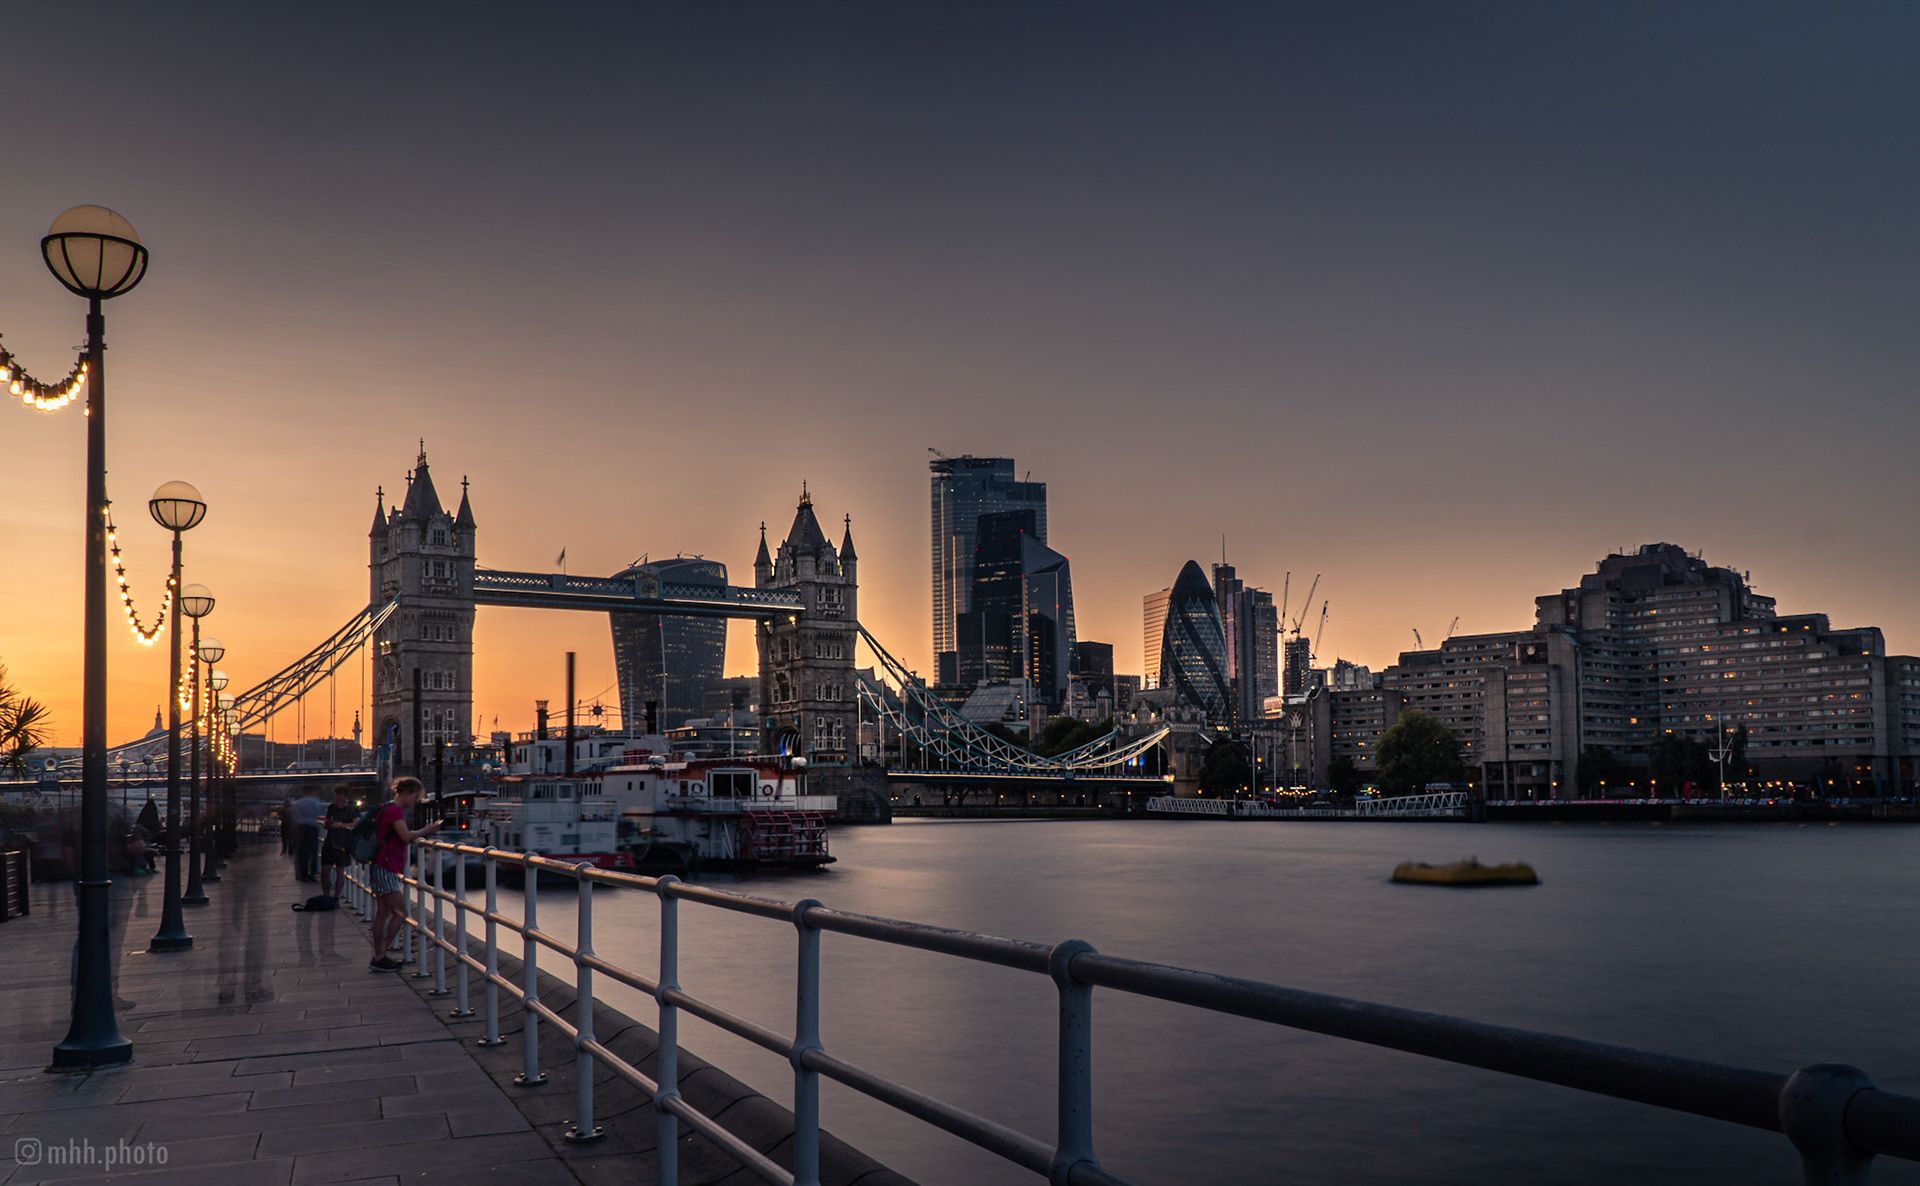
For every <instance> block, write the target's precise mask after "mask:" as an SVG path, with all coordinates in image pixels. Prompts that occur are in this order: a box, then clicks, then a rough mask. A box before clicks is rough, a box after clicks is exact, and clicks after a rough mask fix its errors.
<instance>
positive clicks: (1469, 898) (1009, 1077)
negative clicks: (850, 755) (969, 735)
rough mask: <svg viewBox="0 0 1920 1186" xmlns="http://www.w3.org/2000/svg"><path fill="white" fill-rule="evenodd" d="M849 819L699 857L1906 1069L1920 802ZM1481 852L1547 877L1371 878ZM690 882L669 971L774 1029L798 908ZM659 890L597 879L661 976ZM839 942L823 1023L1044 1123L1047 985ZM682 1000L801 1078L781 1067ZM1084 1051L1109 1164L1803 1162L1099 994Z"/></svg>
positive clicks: (1007, 1112) (1482, 1009)
mask: <svg viewBox="0 0 1920 1186" xmlns="http://www.w3.org/2000/svg"><path fill="white" fill-rule="evenodd" d="M833 843H834V850H835V852H836V853H837V854H838V856H839V858H840V861H839V864H837V865H835V866H834V867H833V870H832V871H831V872H830V873H827V874H825V875H816V876H804V877H738V878H709V879H707V883H708V884H714V885H719V886H724V887H729V888H737V889H740V890H743V891H746V892H751V893H757V894H763V895H769V896H775V897H781V898H799V897H816V898H820V899H821V900H823V901H825V902H826V903H828V904H829V905H832V906H836V907H841V908H844V909H848V910H855V911H863V912H869V913H877V914H886V915H891V916H894V917H899V918H907V919H915V920H920V921H925V922H933V923H940V924H945V925H948V926H955V927H965V928H971V929H975V930H984V931H990V932H993V933H996V934H1001V935H1007V936H1011V937H1015V938H1023V939H1037V940H1041V941H1046V942H1054V941H1058V940H1060V939H1064V938H1069V937H1073V938H1082V939H1086V940H1088V941H1089V942H1091V943H1093V944H1094V945H1095V946H1096V947H1098V948H1100V949H1101V950H1103V951H1107V952H1112V953H1116V954H1123V955H1129V956H1135V957H1138V958H1143V959H1149V960H1157V961H1163V962H1168V963H1178V964H1185V965H1189V966H1194V967H1199V968H1205V969H1211V970H1218V971H1222V972H1227V973H1232V974H1236V975H1241V976H1250V977H1255V978H1259V979H1263V980H1270V981H1275V982H1278V983H1281V984H1286V985H1291V986H1295V987H1300V988H1306V989H1312V990H1316V991H1321V992H1331V993H1339V994H1343V995H1350V996H1355V997H1361V998H1364V999H1368V1000H1375V1001H1382V1002H1387V1003H1391V1004H1397V1005H1406V1006H1411V1007H1415V1008H1421V1009H1431V1010H1438V1011H1443V1012H1448V1013H1455V1014H1459V1015H1462V1016H1466V1017H1471V1018H1476V1019H1480V1020H1485V1021H1493V1022H1500V1023H1505V1024H1510V1025H1518V1026H1525V1027H1531V1028H1538V1029H1546V1030H1552V1031H1557V1032H1561V1033H1566V1034H1571V1035H1575V1036H1579V1037H1586V1038H1593V1039H1597V1040H1600V1041H1607V1042H1617V1043H1623V1044H1627V1045H1634V1046H1641V1047H1646V1048H1650V1049H1655V1050H1660V1051H1666V1052H1670V1053H1675V1054H1684V1055H1689V1056H1692V1057H1697V1058H1706V1059H1714V1060H1720V1061H1726V1062H1732V1063H1737V1064H1741V1065H1746V1066H1755V1067H1760V1068H1765V1069H1779V1070H1785V1069H1789V1068H1792V1067H1794V1066H1798V1065H1802V1064H1805V1063H1809V1062H1816V1061H1839V1062H1851V1063H1854V1064H1855V1065H1858V1066H1860V1067H1862V1068H1863V1069H1865V1070H1866V1071H1867V1072H1868V1074H1870V1075H1871V1076H1873V1077H1874V1079H1875V1080H1876V1081H1877V1082H1878V1083H1879V1084H1880V1085H1881V1086H1883V1087H1887V1088H1889V1089H1890V1090H1896V1091H1903V1092H1906V1093H1909V1094H1920V1028H1917V1027H1916V1025H1915V1024H1914V1021H1913V1018H1914V1017H1915V1016H1916V1007H1917V1006H1920V922H1917V920H1916V910H1915V906H1916V903H1917V902H1920V828H1907V827H1899V826H1886V827H1872V826H1853V827H1829V826H1824V825H1814V826H1799V825H1752V826H1689V827H1684V828H1682V827H1659V826H1646V825H1615V826H1594V825H1587V826H1564V827H1557V826H1543V825H1515V824H1509V825H1500V824H1488V825H1480V826H1466V825H1449V824H1430V823H1429V824H1420V823H1404V824H1394V823H1366V824H1339V823H1267V822H1249V823H1241V824H1233V823H1221V822H1215V821H1110V822H1108V821H1102V822H1079V821H1073V822H1040V821H1033V822H1025V821H1023V822H1012V823H981V822H933V821H908V822H902V823H898V824H894V825H893V826H891V827H879V828H857V829H843V830H840V831H837V832H836V833H835V834H834V837H833ZM1476 854H1477V855H1478V856H1480V857H1481V858H1482V859H1484V860H1488V861H1495V860H1509V859H1524V860H1528V861H1530V862H1532V863H1533V864H1534V866H1535V867H1536V868H1537V869H1538V870H1539V871H1540V874H1541V877H1542V879H1543V881H1544V884H1543V885H1541V886H1539V887H1537V888H1532V889H1511V890H1487V891H1478V892H1461V891H1448V890H1441V889H1432V888H1425V887H1411V886H1395V885H1391V884H1389V883H1388V882H1387V880H1386V877H1387V874H1388V873H1389V872H1390V871H1391V869H1392V867H1393V866H1394V865H1395V864H1396V863H1398V862H1399V861H1401V860H1405V859H1408V858H1418V859H1428V860H1451V859H1455V858H1458V857H1463V856H1468V855H1476ZM571 897H572V893H571V891H569V890H549V891H543V893H542V896H541V902H542V906H543V909H542V911H541V922H542V924H543V926H544V927H545V928H546V929H549V930H552V931H555V932H556V933H560V934H566V933H568V932H569V931H570V928H571V919H572V908H571V902H570V899H571ZM508 900H510V899H508ZM680 909H681V957H680V961H681V981H682V984H683V985H684V986H685V987H686V988H687V989H688V990H689V991H691V992H694V993H696V994H698V995H700V996H703V997H706V998H708V999H711V1000H714V1001H716V1002H717V1003H719V1004H722V1005H724V1006H726V1007H728V1008H730V1009H733V1010H735V1011H737V1012H740V1013H743V1014H745V1015H747V1016H749V1017H752V1018H754V1019H756V1020H758V1021H761V1022H763V1023H765V1024H768V1025H771V1026H773V1027H774V1028H776V1029H778V1030H780V1031H781V1032H783V1033H790V1032H791V1031H792V1019H793V971H792V969H793V950H794V940H793V930H792V928H791V927H783V926H781V925H780V924H777V923H772V922H766V921H761V920H756V919H751V918H746V917H743V916H739V915H734V914H730V913H727V912H723V911H717V910H713V909H710V908H707V907H701V906H697V905H694V904H691V903H687V904H683V905H682V906H681V908H680ZM657 914H658V906H657V903H656V902H655V900H654V899H653V898H652V897H651V895H642V894H638V893H631V892H602V893H601V894H599V895H597V896H596V898H595V928H594V929H595V939H596V946H597V948H598V949H599V951H600V952H601V953H602V954H603V955H605V956H608V957H609V958H612V959H615V960H617V961H619V962H621V963H625V964H629V965H630V966H634V967H637V968H639V969H641V970H643V971H646V972H648V973H651V972H653V971H654V970H655V969H656V968H657V952H658V931H657V927H656V919H657ZM822 943H823V948H824V951H825V973H824V977H823V987H824V1005H823V1010H822V1028H823V1031H824V1038H825V1042H826V1044H827V1046H828V1048H829V1049H831V1050H833V1051H834V1052H835V1053H836V1054H838V1055H840V1056H842V1057H845V1058H850V1059H852V1060H853V1061H855V1062H857V1063H859V1064H861V1065H863V1066H866V1067H868V1068H870V1069H872V1070H875V1071H878V1072H880V1073H882V1074H885V1075H888V1076H890V1077H892V1078H894V1079H896V1080H897V1081H901V1082H904V1083H907V1084H909V1085H911V1086H914V1087H917V1088H919V1089H921V1090H923V1091H927V1092H930V1093H932V1094H934V1095H936V1096H939V1097H941V1098H944V1099H946V1100H949V1101H951V1102H954V1103H957V1104H959V1105H961V1106H963V1107H967V1108H969V1109H972V1110H974V1111H977V1112H980V1113H982V1114H985V1115H987V1116H990V1117H992V1118H994V1119H997V1120H999V1121H1001V1122H1003V1123H1006V1124H1009V1125H1012V1126H1014V1127H1017V1128H1019V1129H1022V1130H1023V1131H1025V1132H1027V1133H1030V1134H1032V1135H1034V1136H1036V1137H1040V1138H1042V1139H1044V1140H1046V1141H1048V1142H1049V1143H1051V1140H1052V1133H1053V1106H1054V1105H1053V1050H1054V1047H1053V1043H1054V1029H1053V1007H1054V995H1053V991H1052V988H1051V985H1050V984H1049V982H1048V981H1046V980H1045V979H1044V978H1043V977H1039V976H1033V975H1028V974H1024V973H1018V972H1012V971H1006V970H1002V969H995V968H987V967H982V966H978V965H973V964H969V963H965V962H962V961H959V960H954V959H950V958H946V957H941V956H935V955H929V954H924V953H916V952H910V951H904V950H899V949H894V948H889V947H885V946H881V945H878V944H874V943H870V942H866V941H863V940H860V939H854V938H849V937H846V936H841V935H825V936H823V939H822ZM601 984H602V985H603V986H606V987H605V989H604V990H603V991H604V992H605V994H606V995H607V996H608V997H609V998H610V999H611V1000H612V1001H613V1002H614V1003H615V1004H617V1005H618V1006H619V1007H620V1008H622V1009H624V1010H625V1011H627V1012H629V1013H631V1014H633V1015H635V1016H636V1017H639V1018H641V1019H643V1020H647V1019H650V1018H651V1017H652V1008H653V1005H652V1002H651V1001H650V1000H649V999H647V998H644V997H642V996H641V995H640V994H638V993H635V992H631V991H630V990H626V989H624V988H621V987H620V986H618V985H609V984H608V982H607V981H606V979H605V978H604V977H603V978H602V979H601ZM680 1024H681V1030H680V1034H681V1040H682V1042H683V1043H684V1044H685V1045H686V1046H687V1047H689V1048H690V1049H692V1050H694V1051H695V1052H697V1053H699V1054H700V1055H702V1056H703V1057H705V1058H707V1059H709V1060H710V1061H712V1062H715V1063H717V1064H719V1065H720V1066H722V1067H724V1068H726V1069H727V1070H728V1071H730V1072H732V1073H733V1074H734V1075H736V1076H738V1077H739V1078H741V1079H744V1080H746V1081H748V1082H750V1083H752V1084H753V1085H754V1086H756V1087H758V1088H759V1089H761V1090H763V1091H765V1092H766V1093H767V1094H768V1095H770V1096H772V1097H773V1098H775V1099H778V1100H782V1101H788V1100H790V1099H791V1092H792V1078H791V1072H790V1071H789V1070H788V1069H787V1067H786V1064H785V1062H784V1061H783V1060H780V1059H777V1058H775V1057H773V1056H771V1055H769V1054H767V1053H766V1052H764V1051H761V1050H760V1049H758V1048H757V1047H754V1046H750V1045H748V1044H747V1043H745V1042H742V1041H740V1040H738V1039H735V1038H733V1037H732V1036H730V1035H728V1034H725V1033H722V1032H720V1031H718V1030H715V1029H713V1028H712V1027H710V1026H707V1025H705V1024H704V1023H701V1022H699V1021H696V1020H694V1019H692V1018H689V1017H686V1016H684V1015H683V1016H682V1019H681V1023H680ZM1094 1069H1095V1074H1096V1077H1097V1085H1096V1089H1095V1115H1096V1137H1097V1146H1098V1149H1099V1152H1100V1156H1101V1159H1102V1161H1103V1163H1104V1164H1105V1165H1107V1167H1108V1168H1110V1169H1112V1170H1114V1171H1116V1172H1118V1173H1122V1174H1125V1175H1127V1176H1130V1177H1133V1178H1134V1179H1135V1180H1137V1181H1139V1182H1141V1183H1214V1182H1219V1183H1264V1182H1275V1183H1277V1182H1340V1183H1355V1184H1359V1183H1434V1182H1529V1183H1543V1184H1559V1183H1590V1182H1618V1181H1623V1180H1631V1181H1634V1182H1635V1183H1636V1186H1646V1184H1652V1183H1675V1184H1679V1183H1688V1184H1700V1183H1726V1184H1729V1186H1731V1184H1735V1183H1738V1184H1742V1186H1745V1184H1748V1183H1772V1182H1777V1183H1782V1184H1783V1186H1784V1184H1788V1183H1794V1182H1797V1181H1798V1180H1799V1177H1798V1172H1797V1168H1796V1163H1795V1160H1794V1158H1793V1156H1792V1154H1791V1151H1790V1148H1789V1146H1788V1145H1787V1143H1786V1141H1785V1138H1783V1137H1778V1136H1774V1135H1770V1134H1762V1133H1751V1132H1748V1131H1746V1130H1743V1129H1737V1128H1734V1127H1732V1126H1729V1125H1724V1124H1720V1123H1717V1122H1714V1121H1708V1120H1695V1119H1691V1118H1685V1117H1668V1116H1662V1115H1660V1114H1657V1113H1655V1112H1653V1111H1652V1110H1649V1109H1643V1108H1638V1107H1635V1106H1632V1105H1627V1104H1622V1103H1618V1102H1615V1101H1611V1100H1606V1099H1601V1098H1599V1097H1594V1096H1588V1095H1585V1094H1582V1093H1578V1092H1572V1091H1567V1090H1564V1089H1560V1088H1555V1087H1548V1086H1543V1085H1536V1084H1529V1083H1523V1082H1520V1081H1516V1080H1509V1079H1506V1078H1504V1077H1502V1076H1498V1075H1493V1074H1489V1073H1486V1072H1481V1071H1475V1070H1469V1069H1465V1068H1455V1067H1448V1066H1444V1065H1441V1064H1437V1063H1431V1062H1428V1061H1427V1060H1423V1059H1419V1058H1414V1057H1412V1056H1408V1055H1401V1054H1396V1053H1392V1052H1388V1051H1380V1050H1374V1049H1370V1048H1367V1047H1364V1046H1358V1045H1354V1044H1351V1043H1345V1042H1339V1041H1336V1040H1333V1039H1329V1038H1322V1037H1318V1036H1314V1035H1310V1034H1300V1033H1294V1032H1291V1031H1287V1030H1282V1029H1278V1028H1275V1027H1272V1026H1266V1025H1262V1024H1259V1023H1256V1022H1250V1021H1240V1020H1236V1019H1232V1018H1223V1017H1216V1016H1210V1015H1207V1014H1204V1013H1201V1012H1198V1011H1195V1010H1187V1009H1181V1008H1177V1007H1174V1006H1171V1005H1165V1004H1161V1003H1157V1002H1151V1001H1142V1000H1135V999H1131V998H1127V997H1124V996H1122V995H1120V994H1115V993H1109V992H1105V991H1102V992H1100V993H1098V994H1097V995H1096V1005H1095V1050H1094ZM823 1114H824V1117H825V1122H826V1124H827V1126H828V1127H829V1128H831V1129H832V1130H833V1131H834V1132H835V1133H837V1134H838V1135H840V1136H842V1137H844V1138H846V1139H848V1140H849V1141H851V1142H853V1143H854V1144H855V1145H857V1146H858V1147H860V1148H862V1149H864V1150H865V1151H867V1152H868V1153H870V1154H871V1155H873V1156H874V1157H876V1158H878V1159H879V1160H881V1161H883V1162H885V1163H887V1164H889V1165H891V1166H893V1167H894V1168H896V1169H898V1170H900V1171H901V1172H903V1173H906V1174H908V1175H909V1176H911V1177H914V1178H916V1179H918V1180H920V1181H921V1182H925V1183H929V1184H930V1186H975V1184H994V1183H1003V1182H1004V1183H1015V1182H1020V1183H1029V1182H1034V1181H1037V1180H1038V1179H1036V1178H1034V1177H1032V1176H1030V1175H1026V1174H1024V1173H1022V1172H1019V1171H1015V1170H1014V1169H1013V1168H1012V1167H1010V1166H1008V1165H1007V1164H1006V1163H1004V1162H1000V1161H999V1160H998V1159H996V1158H993V1157H991V1156H989V1155H986V1154H982V1153H980V1152H978V1151H976V1150H974V1149H973V1148H972V1147H971V1146H968V1145H966V1144H965V1143H963V1142H961V1141H959V1140H958V1139H956V1138H952V1137H948V1136H946V1135H945V1134H942V1133H940V1132H938V1131H936V1130H934V1129H931V1128H928V1127H925V1126H922V1125H920V1124H918V1123H916V1122H913V1121H910V1120H906V1119H904V1118H901V1117H898V1116H897V1115H896V1114H894V1113H893V1112H892V1111H891V1110H890V1109H887V1108H885V1107H883V1106H880V1105H877V1104H873V1103H871V1102H868V1101H866V1100H864V1099H863V1098H862V1097H860V1096H858V1095H855V1094H854V1093H852V1092H850V1091H846V1090H844V1089H841V1088H839V1087H837V1086H836V1085H834V1084H831V1083H828V1084H826V1087H825V1103H824V1107H823ZM1875 1180H1876V1181H1877V1182H1886V1183H1904V1184H1909V1186H1911V1184H1915V1183H1920V1167H1914V1166H1910V1165H1907V1164H1905V1163H1895V1162H1891V1161H1886V1160H1884V1159H1883V1160H1882V1161H1881V1162H1880V1163H1879V1165H1878V1166H1877V1168H1876V1176H1875Z"/></svg>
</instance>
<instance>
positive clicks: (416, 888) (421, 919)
mask: <svg viewBox="0 0 1920 1186" xmlns="http://www.w3.org/2000/svg"><path fill="white" fill-rule="evenodd" d="M411 851H412V853H413V905H412V906H411V908H409V909H408V911H407V914H408V922H409V924H410V925H409V926H408V927H407V938H408V939H409V940H410V943H411V945H410V946H409V947H408V949H407V957H408V958H409V959H411V960H413V978H414V979H415V980H424V979H426V978H427V977H429V976H431V975H433V972H432V970H431V969H429V968H428V967H427V857H426V850H425V849H423V848H421V847H420V846H419V845H418V844H416V845H413V846H412V848H411ZM401 888H402V889H405V888H406V887H405V886H402V887H401ZM401 902H402V903H403V904H404V903H405V902H406V897H405V895H404V894H403V895H402V896H401Z"/></svg>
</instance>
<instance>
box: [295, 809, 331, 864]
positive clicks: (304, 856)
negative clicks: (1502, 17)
mask: <svg viewBox="0 0 1920 1186" xmlns="http://www.w3.org/2000/svg"><path fill="white" fill-rule="evenodd" d="M326 815H327V805H326V803H325V802H323V801H322V800H321V798H320V788H319V787H315V786H309V787H308V788H307V789H306V791H305V793H303V794H302V795H301V796H300V797H299V798H298V799H295V800H294V801H293V822H294V825H295V827H294V834H295V836H296V839H297V843H296V846H295V848H294V853H293V876H294V880H296V881H318V880H320V822H321V821H322V820H324V819H325V818H326Z"/></svg>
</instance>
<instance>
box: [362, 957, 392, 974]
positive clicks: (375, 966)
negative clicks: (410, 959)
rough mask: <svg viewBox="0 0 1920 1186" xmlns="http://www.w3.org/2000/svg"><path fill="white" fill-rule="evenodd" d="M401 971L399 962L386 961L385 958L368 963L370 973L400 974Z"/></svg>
mask: <svg viewBox="0 0 1920 1186" xmlns="http://www.w3.org/2000/svg"><path fill="white" fill-rule="evenodd" d="M399 970H400V964H399V961H397V960H390V959H386V958H385V957H382V958H380V959H377V960H368V961H367V971H369V972H398V971H399Z"/></svg>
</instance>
